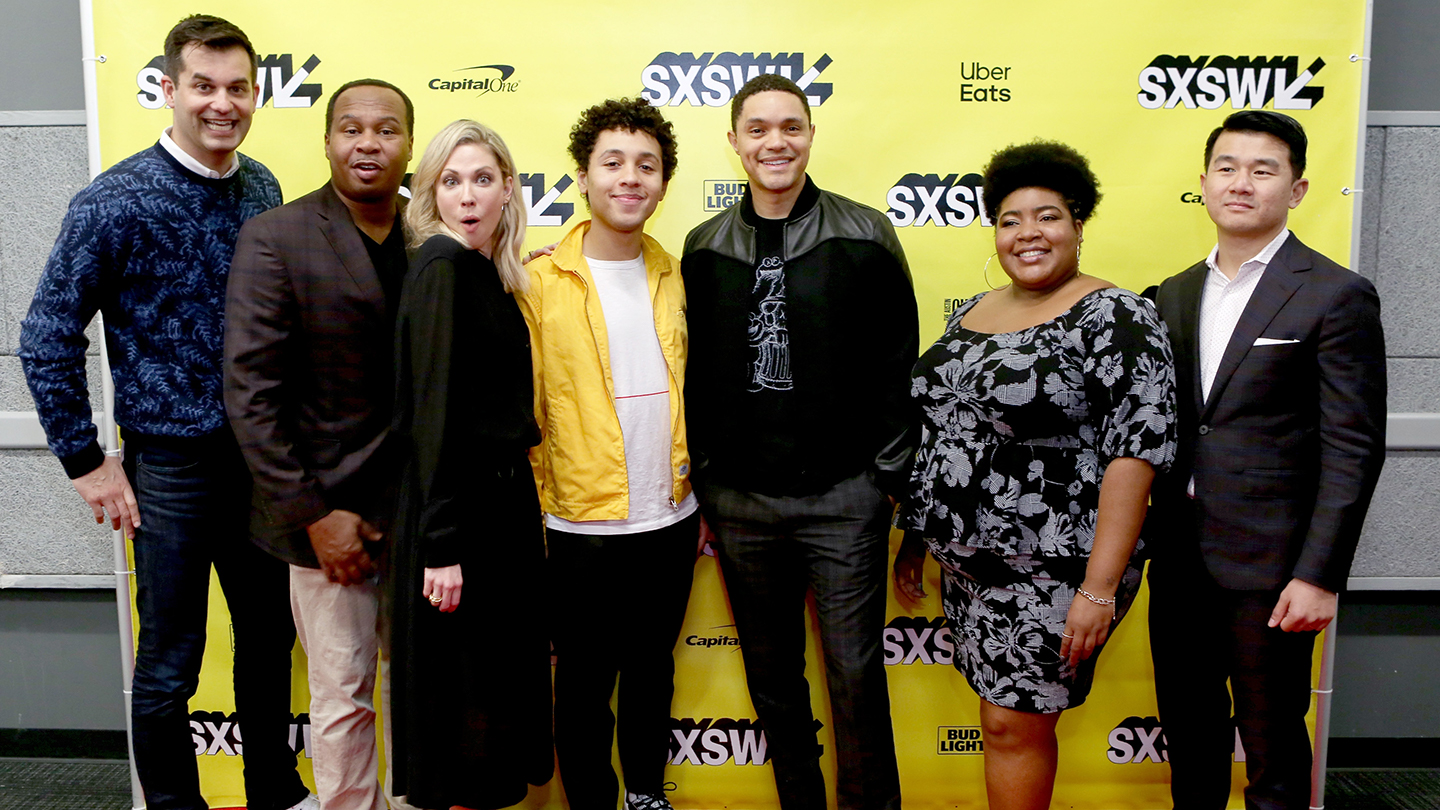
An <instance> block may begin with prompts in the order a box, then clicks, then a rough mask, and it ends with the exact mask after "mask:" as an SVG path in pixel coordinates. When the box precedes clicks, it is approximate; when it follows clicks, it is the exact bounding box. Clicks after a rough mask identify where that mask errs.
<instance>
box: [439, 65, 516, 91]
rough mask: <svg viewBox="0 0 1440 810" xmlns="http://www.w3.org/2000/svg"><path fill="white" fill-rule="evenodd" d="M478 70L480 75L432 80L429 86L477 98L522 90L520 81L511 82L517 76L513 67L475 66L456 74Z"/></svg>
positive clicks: (460, 69) (462, 69) (460, 70)
mask: <svg viewBox="0 0 1440 810" xmlns="http://www.w3.org/2000/svg"><path fill="white" fill-rule="evenodd" d="M471 70H478V71H480V72H479V73H475V74H471V75H469V76H465V77H464V78H460V79H431V80H430V84H429V85H427V86H428V87H429V88H430V89H431V90H444V91H446V92H450V93H455V92H458V91H461V90H467V91H471V92H473V93H475V95H477V96H483V95H485V94H487V93H514V92H517V91H518V90H519V89H520V81H519V80H518V79H517V80H515V81H510V77H511V76H514V75H515V67H514V66H513V65H475V66H473V67H467V68H459V69H458V70H456V71H455V72H456V73H463V72H465V71H471Z"/></svg>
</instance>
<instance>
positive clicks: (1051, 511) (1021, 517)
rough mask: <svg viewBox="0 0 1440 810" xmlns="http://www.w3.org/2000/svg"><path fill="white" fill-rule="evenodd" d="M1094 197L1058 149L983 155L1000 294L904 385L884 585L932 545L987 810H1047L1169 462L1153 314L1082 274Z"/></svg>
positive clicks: (1166, 402) (916, 590) (1132, 587)
mask: <svg viewBox="0 0 1440 810" xmlns="http://www.w3.org/2000/svg"><path fill="white" fill-rule="evenodd" d="M1099 198H1100V192H1099V187H1098V183H1097V182H1096V180H1095V176H1094V174H1093V173H1092V172H1091V171H1090V167H1089V164H1088V163H1087V161H1086V160H1085V158H1084V157H1083V156H1082V155H1080V154H1079V153H1078V152H1076V151H1075V150H1074V149H1071V148H1070V147H1068V146H1064V145H1062V144H1057V143H1050V142H1043V141H1037V142H1034V143H1030V144H1025V145H1021V146H1011V147H1008V148H1006V149H1003V150H1001V151H1000V152H997V153H996V154H995V155H994V156H993V157H992V158H991V160H990V165H989V166H987V167H986V170H985V187H984V201H985V205H986V208H987V209H988V210H989V211H991V212H993V214H992V216H993V217H994V221H995V253H996V256H995V257H993V258H995V259H998V263H999V265H1000V267H1001V268H1003V269H1004V271H1005V275H1006V276H1008V277H1009V281H1010V283H1009V284H1007V285H1006V286H1004V287H1001V288H999V289H996V290H994V291H992V292H989V293H983V294H981V295H978V296H976V297H974V298H971V299H970V300H968V301H965V302H964V303H963V304H961V305H960V306H959V307H957V308H956V310H955V313H954V314H953V315H952V316H951V318H950V322H949V324H948V326H947V327H946V330H945V334H944V335H943V336H941V338H940V340H938V341H936V343H935V345H934V346H931V347H930V349H929V350H928V351H926V352H925V353H924V354H923V355H921V357H920V361H919V362H918V363H917V364H916V366H915V371H914V375H913V377H914V380H913V383H912V386H911V393H912V395H913V396H914V398H915V402H916V404H917V406H918V408H919V410H920V412H921V413H920V419H921V424H922V426H923V434H922V438H921V442H920V451H919V453H918V454H917V457H916V462H915V468H914V471H913V473H912V476H911V489H912V494H911V497H910V499H909V500H908V502H907V503H906V504H905V506H904V508H903V509H902V511H901V514H900V524H899V525H900V526H901V528H903V529H905V530H906V537H905V540H904V542H903V543H902V544H901V549H900V553H899V554H898V556H897V557H896V560H895V571H896V584H897V587H898V588H900V590H901V591H902V593H904V594H906V595H908V596H911V597H913V598H920V597H923V596H924V595H925V594H924V591H923V589H922V587H921V582H922V579H921V568H922V564H923V562H924V555H925V548H926V546H927V545H928V547H929V550H930V551H931V552H932V553H933V554H934V555H935V558H936V560H938V561H939V563H940V567H941V572H942V598H943V601H944V606H945V616H946V618H947V619H948V620H949V623H950V625H951V630H952V633H953V635H954V640H955V666H956V668H957V669H959V670H960V671H961V672H962V673H964V675H965V677H966V678H967V679H968V680H969V682H970V685H971V686H972V687H973V688H974V689H975V691H976V692H977V693H978V694H979V695H980V698H981V703H980V719H981V729H982V733H983V735H984V741H985V782H986V791H987V793H988V795H989V798H990V807H991V808H1048V807H1049V806H1050V798H1051V794H1052V792H1053V789H1054V783H1055V765H1056V759H1057V743H1056V736H1055V724H1056V722H1057V721H1058V720H1059V717H1060V712H1061V711H1063V710H1065V709H1067V708H1070V707H1072V706H1078V705H1080V704H1081V703H1083V702H1084V700H1085V697H1086V695H1087V694H1088V693H1089V689H1090V683H1091V680H1092V678H1093V676H1094V671H1095V659H1096V654H1097V653H1098V652H1099V651H1100V648H1101V647H1102V646H1103V645H1104V643H1105V640H1106V638H1107V637H1108V636H1109V634H1110V633H1111V632H1112V631H1113V630H1114V628H1115V625H1116V624H1117V623H1118V622H1119V621H1120V619H1121V618H1122V617H1123V616H1124V615H1125V611H1126V609H1127V608H1128V607H1129V606H1130V603H1131V601H1132V600H1133V599H1134V597H1135V592H1136V590H1137V589H1138V588H1139V585H1140V559H1139V557H1138V552H1139V546H1140V543H1139V540H1138V539H1139V534H1140V526H1141V523H1142V522H1143V521H1144V517H1145V508H1146V504H1147V502H1148V499H1149V493H1150V483H1151V481H1152V480H1153V478H1154V475H1155V470H1156V468H1160V469H1164V468H1166V467H1167V466H1168V465H1169V464H1170V462H1171V461H1172V460H1173V458H1174V455H1175V394H1174V369H1173V364H1172V361H1171V355H1170V345H1169V342H1168V340H1167V339H1166V336H1165V331H1164V328H1163V327H1162V326H1161V325H1160V322H1159V320H1158V318H1157V317H1156V315H1155V310H1154V309H1153V308H1152V307H1151V305H1150V303H1149V302H1147V301H1145V300H1144V299H1142V298H1141V297H1139V296H1138V295H1135V294H1134V293H1131V292H1128V291H1126V290H1122V289H1119V288H1117V287H1116V286H1115V285H1113V284H1111V283H1109V282H1107V281H1104V280H1102V279H1099V278H1096V277H1094V276H1091V275H1088V274H1086V273H1082V272H1081V271H1080V253H1081V250H1080V245H1081V243H1082V242H1083V241H1084V226H1085V223H1086V222H1087V221H1088V220H1089V219H1090V218H1091V215H1092V214H1093V212H1094V210H1095V205H1096V203H1097V202H1098V201H1099ZM987 267H988V263H987ZM922 538H923V539H922Z"/></svg>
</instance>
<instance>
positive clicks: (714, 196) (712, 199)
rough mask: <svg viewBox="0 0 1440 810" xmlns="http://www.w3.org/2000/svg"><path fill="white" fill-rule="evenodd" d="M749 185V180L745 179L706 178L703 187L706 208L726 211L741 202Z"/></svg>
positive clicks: (702, 194)
mask: <svg viewBox="0 0 1440 810" xmlns="http://www.w3.org/2000/svg"><path fill="white" fill-rule="evenodd" d="M749 187H750V184H749V182H747V181H745V180H706V181H705V184H704V185H703V186H702V187H701V196H702V197H704V198H705V210H706V211H724V210H725V209H726V208H729V207H730V206H732V205H734V204H735V203H738V202H740V200H741V199H743V198H744V197H745V189H747V188H749Z"/></svg>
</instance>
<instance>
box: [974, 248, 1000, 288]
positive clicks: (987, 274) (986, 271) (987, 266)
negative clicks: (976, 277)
mask: <svg viewBox="0 0 1440 810" xmlns="http://www.w3.org/2000/svg"><path fill="white" fill-rule="evenodd" d="M999 255H1000V254H999V253H991V254H990V258H989V259H986V260H985V269H984V270H981V271H980V276H981V277H982V278H984V279H985V286H986V287H989V288H990V289H992V290H1003V289H1004V288H1005V285H1004V284H1002V285H1000V286H999V287H996V286H995V285H994V284H991V283H990V260H991V259H994V258H995V257H996V256H999Z"/></svg>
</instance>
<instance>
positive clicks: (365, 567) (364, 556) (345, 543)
mask: <svg viewBox="0 0 1440 810" xmlns="http://www.w3.org/2000/svg"><path fill="white" fill-rule="evenodd" d="M305 531H306V533H307V534H309V535H310V545H311V546H312V547H313V548H314V549H315V556H316V557H318V558H319V559H320V569H321V570H323V571H324V572H325V576H326V577H328V578H329V579H330V581H331V582H335V583H338V584H340V585H356V584H359V583H361V582H364V581H365V580H367V579H369V578H370V576H371V575H372V574H374V573H375V562H374V561H373V560H371V559H370V553H369V552H367V551H366V550H365V541H367V540H369V541H371V542H374V541H377V540H379V539H380V538H381V537H383V534H382V533H381V532H380V530H379V529H377V528H375V527H374V526H371V525H370V524H369V523H367V522H365V519H364V518H362V517H360V516H359V515H357V514H355V513H354V512H347V511H345V510H344V509H336V510H333V511H332V512H330V514H328V515H326V516H325V517H323V518H320V519H319V520H317V521H315V522H314V523H311V524H310V525H309V526H306V527H305Z"/></svg>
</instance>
